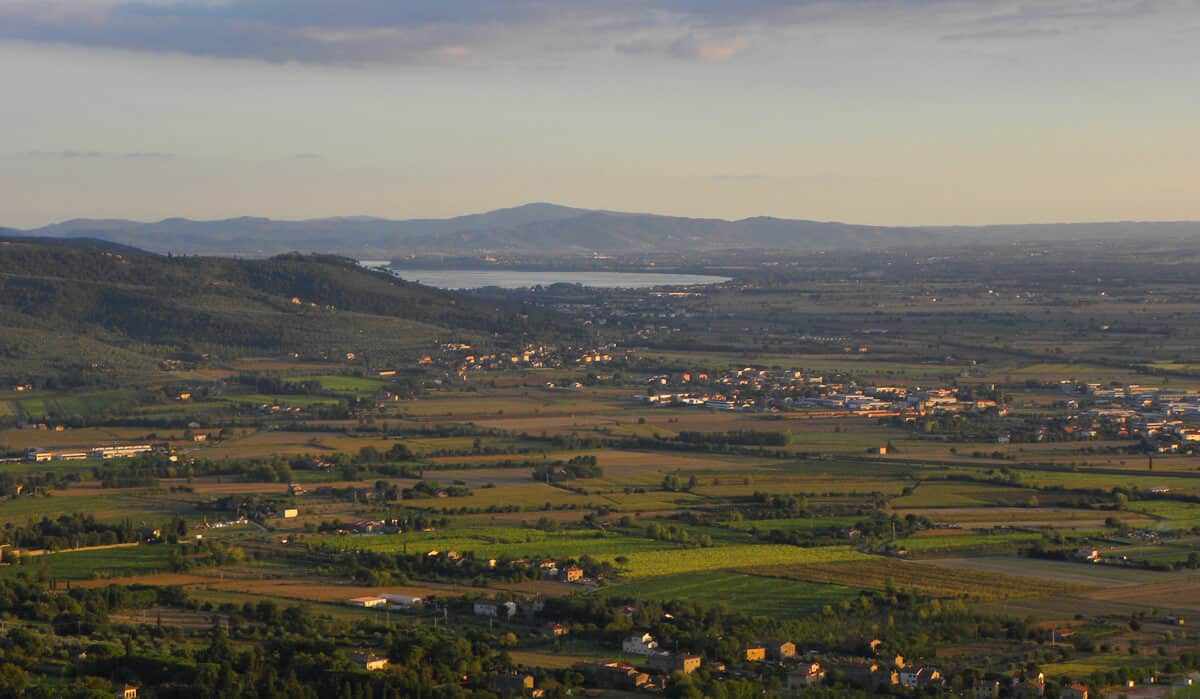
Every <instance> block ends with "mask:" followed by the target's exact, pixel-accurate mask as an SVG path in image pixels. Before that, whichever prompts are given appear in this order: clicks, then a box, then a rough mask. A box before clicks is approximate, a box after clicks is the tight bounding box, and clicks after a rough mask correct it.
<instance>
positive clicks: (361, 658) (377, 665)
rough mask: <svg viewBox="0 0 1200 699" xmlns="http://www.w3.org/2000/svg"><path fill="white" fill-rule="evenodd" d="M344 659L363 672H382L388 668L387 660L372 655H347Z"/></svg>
mask: <svg viewBox="0 0 1200 699" xmlns="http://www.w3.org/2000/svg"><path fill="white" fill-rule="evenodd" d="M346 657H347V658H349V659H350V662H352V663H354V664H355V665H357V666H359V667H361V668H362V669H364V670H371V671H374V670H384V669H386V668H387V666H388V659H387V658H382V657H380V656H378V655H375V654H374V653H347V654H346Z"/></svg>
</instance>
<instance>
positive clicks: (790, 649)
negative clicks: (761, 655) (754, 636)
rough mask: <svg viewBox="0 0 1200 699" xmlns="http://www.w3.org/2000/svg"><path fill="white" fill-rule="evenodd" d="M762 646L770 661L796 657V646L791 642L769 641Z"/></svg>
mask: <svg viewBox="0 0 1200 699" xmlns="http://www.w3.org/2000/svg"><path fill="white" fill-rule="evenodd" d="M763 645H764V646H765V647H766V649H767V657H768V658H770V659H771V660H786V659H788V658H794V657H796V644H795V643H792V642H791V641H780V640H778V639H771V640H769V641H767V642H766V643H763Z"/></svg>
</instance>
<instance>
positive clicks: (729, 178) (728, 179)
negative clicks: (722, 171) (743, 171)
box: [712, 174, 774, 184]
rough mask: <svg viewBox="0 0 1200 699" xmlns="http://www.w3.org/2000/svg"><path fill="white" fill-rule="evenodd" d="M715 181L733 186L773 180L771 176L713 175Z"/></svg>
mask: <svg viewBox="0 0 1200 699" xmlns="http://www.w3.org/2000/svg"><path fill="white" fill-rule="evenodd" d="M712 178H713V180H715V181H717V182H725V183H731V184H757V183H759V182H768V181H770V180H772V179H774V178H773V177H771V176H770V175H753V174H751V175H713V177H712Z"/></svg>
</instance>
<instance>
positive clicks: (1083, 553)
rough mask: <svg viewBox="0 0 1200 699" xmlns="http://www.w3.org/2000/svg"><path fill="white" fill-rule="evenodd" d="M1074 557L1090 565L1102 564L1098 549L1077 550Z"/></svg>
mask: <svg viewBox="0 0 1200 699" xmlns="http://www.w3.org/2000/svg"><path fill="white" fill-rule="evenodd" d="M1072 557H1073V558H1074V559H1075V560H1077V561H1087V562H1088V563H1099V562H1100V551H1099V550H1097V549H1090V548H1080V549H1075V553H1074V554H1072Z"/></svg>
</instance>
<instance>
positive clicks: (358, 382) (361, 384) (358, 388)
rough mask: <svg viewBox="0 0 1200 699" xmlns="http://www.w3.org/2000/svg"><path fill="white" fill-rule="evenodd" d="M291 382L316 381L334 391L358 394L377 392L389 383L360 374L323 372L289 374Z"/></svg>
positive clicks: (324, 387)
mask: <svg viewBox="0 0 1200 699" xmlns="http://www.w3.org/2000/svg"><path fill="white" fill-rule="evenodd" d="M287 381H288V382H291V383H307V382H309V381H315V382H316V383H319V384H320V385H321V388H322V389H324V390H326V391H333V392H334V393H348V394H352V395H356V396H368V395H371V394H374V393H376V392H377V391H379V389H381V388H383V387H384V386H386V385H387V382H386V381H382V380H380V379H367V378H362V377H359V376H343V375H341V374H322V375H319V376H289V377H287Z"/></svg>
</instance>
